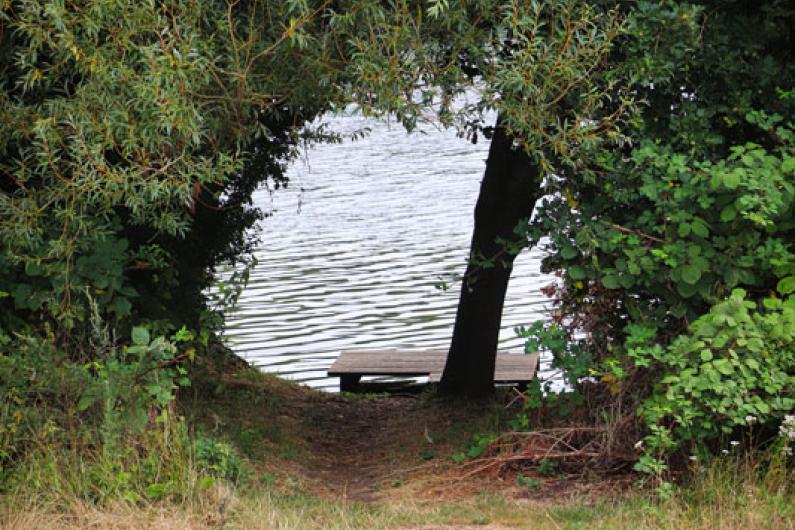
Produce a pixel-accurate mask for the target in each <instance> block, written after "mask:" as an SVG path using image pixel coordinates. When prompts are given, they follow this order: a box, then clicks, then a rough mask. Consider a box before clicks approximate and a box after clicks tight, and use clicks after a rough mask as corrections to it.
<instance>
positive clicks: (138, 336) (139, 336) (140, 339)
mask: <svg viewBox="0 0 795 530" xmlns="http://www.w3.org/2000/svg"><path fill="white" fill-rule="evenodd" d="M132 341H133V344H135V345H137V346H146V345H147V344H149V330H148V329H146V328H144V327H140V326H136V327H134V328H133V329H132Z"/></svg>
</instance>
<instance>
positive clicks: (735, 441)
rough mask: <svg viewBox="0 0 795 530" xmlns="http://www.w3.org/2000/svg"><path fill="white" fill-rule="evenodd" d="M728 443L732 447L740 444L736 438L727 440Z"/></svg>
mask: <svg viewBox="0 0 795 530" xmlns="http://www.w3.org/2000/svg"><path fill="white" fill-rule="evenodd" d="M729 445H731V446H732V447H737V446H738V445H740V442H738V441H737V440H732V441H731V442H729Z"/></svg>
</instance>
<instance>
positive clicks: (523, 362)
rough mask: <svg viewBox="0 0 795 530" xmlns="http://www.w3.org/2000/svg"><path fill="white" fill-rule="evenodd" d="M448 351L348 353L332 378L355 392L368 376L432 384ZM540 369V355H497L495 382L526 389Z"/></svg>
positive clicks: (335, 366) (332, 370) (336, 363)
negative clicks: (424, 380) (423, 380)
mask: <svg viewBox="0 0 795 530" xmlns="http://www.w3.org/2000/svg"><path fill="white" fill-rule="evenodd" d="M446 361H447V351H446V350H424V351H420V350H408V351H400V350H359V351H344V352H342V353H341V354H340V356H339V357H337V360H336V361H334V364H332V365H331V368H329V369H328V376H329V377H339V378H340V390H341V391H343V392H349V391H353V390H355V389H356V388H357V386H358V384H359V380H360V379H361V378H362V376H366V375H385V376H397V377H421V376H428V381H429V382H430V383H438V382H439V381H440V380H441V378H442V371H443V370H444V364H445V362H446ZM537 366H538V354H537V353H534V354H528V355H524V354H511V353H505V352H499V353H497V360H496V366H495V368H494V382H495V383H503V384H517V385H522V386H526V385H527V383H529V382H530V381H532V380H533V378H534V377H535V373H536V368H537Z"/></svg>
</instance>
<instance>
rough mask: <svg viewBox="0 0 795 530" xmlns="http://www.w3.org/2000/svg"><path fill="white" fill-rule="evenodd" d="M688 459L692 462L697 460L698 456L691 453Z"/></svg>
mask: <svg viewBox="0 0 795 530" xmlns="http://www.w3.org/2000/svg"><path fill="white" fill-rule="evenodd" d="M690 460H691V461H692V462H698V457H697V456H696V455H692V456H691V457H690Z"/></svg>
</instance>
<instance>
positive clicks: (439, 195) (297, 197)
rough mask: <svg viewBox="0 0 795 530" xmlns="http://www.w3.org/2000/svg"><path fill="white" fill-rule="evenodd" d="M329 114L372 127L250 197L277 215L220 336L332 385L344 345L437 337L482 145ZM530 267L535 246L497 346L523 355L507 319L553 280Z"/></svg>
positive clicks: (538, 312) (450, 302)
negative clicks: (443, 286)
mask: <svg viewBox="0 0 795 530" xmlns="http://www.w3.org/2000/svg"><path fill="white" fill-rule="evenodd" d="M331 122H332V126H333V127H332V128H333V129H335V130H338V131H341V132H343V133H346V134H349V133H352V132H353V131H355V130H358V129H361V128H363V127H365V126H367V127H370V128H371V129H372V132H371V134H370V135H369V136H367V137H365V138H364V139H361V140H358V141H356V142H350V141H348V142H345V143H343V144H341V145H320V146H316V147H314V148H312V149H311V150H310V151H309V152H308V153H307V155H306V157H305V159H304V160H299V161H297V162H296V163H295V164H294V165H293V167H292V168H291V169H290V172H289V174H290V177H291V185H290V187H289V188H288V189H286V190H279V191H278V192H275V193H269V192H268V191H267V190H260V191H258V192H257V193H256V195H255V202H256V203H257V205H259V206H260V207H262V208H264V209H265V210H269V211H270V210H272V211H273V215H272V216H271V217H269V218H268V219H266V220H265V221H264V224H263V229H264V230H263V235H262V244H261V245H260V246H259V248H258V249H257V251H256V255H257V258H258V260H259V264H258V266H257V267H256V268H255V270H253V271H252V273H251V277H250V280H249V284H248V286H247V287H246V289H245V290H244V292H243V294H242V296H241V298H240V302H239V305H238V309H237V311H235V312H234V313H233V314H230V315H228V317H227V318H228V321H227V322H228V323H227V329H226V337H227V341H228V343H229V345H230V346H231V347H232V348H233V349H234V351H235V352H237V353H238V354H239V355H240V356H242V357H244V358H245V359H247V360H248V361H250V362H252V363H253V364H254V365H256V366H258V367H259V368H261V369H262V370H263V371H266V372H276V373H278V374H281V375H282V376H284V377H286V378H289V379H293V380H296V381H300V382H302V383H305V384H308V385H310V386H313V387H318V388H323V389H326V390H332V391H333V390H337V389H338V381H337V380H336V379H329V378H327V377H326V369H327V368H328V367H329V366H330V365H331V363H332V362H333V361H334V359H335V358H336V357H337V355H338V354H339V352H340V351H341V350H345V349H356V348H373V349H378V348H384V349H389V348H440V349H445V348H446V347H447V345H448V343H449V340H450V334H451V333H452V327H453V326H452V325H453V321H454V318H455V308H456V303H457V301H458V286H457V285H453V286H451V288H450V289H449V290H448V291H440V290H439V289H437V288H435V287H434V284H435V283H436V282H437V281H438V277H440V276H443V277H447V276H449V275H451V274H453V273H461V272H463V270H464V267H465V264H466V261H465V260H466V257H467V252H468V247H469V239H470V237H471V233H472V223H473V218H472V214H473V209H474V205H475V201H476V198H477V194H478V188H479V185H480V180H481V178H482V176H483V170H484V167H485V164H484V162H485V159H486V156H487V152H488V144H487V143H479V144H477V145H472V144H471V143H469V142H467V141H466V140H464V139H460V138H457V137H456V135H455V133H454V132H452V131H442V132H440V131H437V130H435V129H433V128H430V127H429V128H426V129H423V131H424V133H423V132H418V133H413V134H411V135H407V134H406V132H405V131H404V130H403V129H402V128H400V127H392V128H390V127H389V126H388V125H387V124H386V123H383V122H375V121H366V120H365V119H364V118H361V117H344V118H334V119H332V120H331ZM539 264H540V253H539V252H538V251H537V250H532V251H530V252H525V253H523V254H521V255H520V256H519V257H518V258H517V260H516V266H515V270H514V275H513V279H512V280H511V284H510V287H509V289H508V294H507V298H506V304H505V310H504V315H503V329H502V332H501V335H500V341H501V342H500V348H501V349H509V350H510V349H513V350H517V351H520V350H521V347H522V342H521V340H519V339H517V338H516V337H515V334H514V332H513V328H514V327H515V326H517V325H522V324H524V325H526V324H528V323H532V322H533V321H535V320H538V319H541V318H545V315H546V313H547V311H548V301H547V299H546V298H545V297H544V296H543V295H542V294H541V292H540V290H539V289H540V287H542V286H544V285H547V284H549V283H550V282H551V281H552V279H551V278H550V277H549V276H546V275H543V274H541V273H540V271H539Z"/></svg>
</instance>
